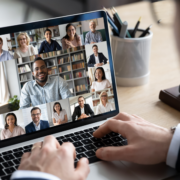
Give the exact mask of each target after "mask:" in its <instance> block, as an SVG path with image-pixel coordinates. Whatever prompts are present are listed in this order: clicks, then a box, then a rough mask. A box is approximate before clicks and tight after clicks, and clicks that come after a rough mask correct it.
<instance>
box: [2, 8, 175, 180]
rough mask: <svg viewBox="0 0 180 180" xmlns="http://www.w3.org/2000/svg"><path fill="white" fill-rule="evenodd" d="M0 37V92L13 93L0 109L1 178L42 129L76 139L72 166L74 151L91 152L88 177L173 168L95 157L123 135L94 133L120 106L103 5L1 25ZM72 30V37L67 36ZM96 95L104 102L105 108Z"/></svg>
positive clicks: (143, 175)
mask: <svg viewBox="0 0 180 180" xmlns="http://www.w3.org/2000/svg"><path fill="white" fill-rule="evenodd" d="M48 33H49V35H47V34H48ZM0 37H1V38H2V40H3V50H4V51H3V53H4V54H5V53H6V56H1V59H0V60H1V62H0V63H1V66H2V67H3V68H2V69H3V71H4V73H3V78H4V79H5V81H2V83H5V84H1V91H8V92H9V94H10V96H11V97H14V95H16V96H15V97H14V100H13V101H12V102H11V104H10V105H8V106H7V107H6V108H4V107H3V108H2V107H1V108H0V128H1V137H0V138H1V142H0V177H1V179H2V180H5V179H9V178H10V176H11V174H12V173H13V172H14V171H15V170H16V169H17V168H18V166H19V164H20V159H21V156H22V154H23V153H24V152H30V151H31V147H32V145H33V144H34V143H35V142H39V141H42V140H43V138H44V137H45V136H47V135H53V136H54V137H56V139H57V140H58V142H59V143H60V144H62V143H63V142H72V143H73V144H74V146H75V148H76V153H77V158H76V159H75V162H74V164H75V166H76V164H77V162H78V160H79V159H80V158H82V157H87V158H88V159H89V163H90V174H89V176H88V178H87V179H88V180H92V179H98V180H106V179H107V180H108V179H111V180H117V179H119V180H120V179H123V180H126V179H127V180H128V179H133V180H136V179H137V180H141V179H143V180H145V179H164V178H167V177H171V176H173V175H175V174H176V171H175V170H174V169H172V168H170V167H167V166H166V165H165V164H164V163H162V164H158V165H151V166H144V165H137V164H133V163H129V162H125V161H113V162H104V161H101V160H100V159H98V158H97V157H96V156H95V151H96V150H97V149H98V148H100V147H105V146H125V145H127V144H128V140H127V139H125V138H124V137H123V136H121V135H120V134H116V133H114V132H111V133H110V134H108V135H106V136H104V137H103V138H101V139H97V138H94V137H93V135H92V134H93V132H94V131H95V130H96V129H97V128H98V127H99V126H100V125H101V124H103V123H104V122H106V121H107V120H108V119H110V118H111V117H113V116H115V115H117V114H118V113H119V105H118V98H117V96H118V94H117V89H116V81H115V74H114V67H113V58H112V52H111V45H110V37H109V30H108V22H107V16H106V13H105V12H104V11H101V10H100V11H95V12H88V13H83V14H75V15H71V16H66V17H58V18H52V19H48V20H42V21H37V22H30V23H24V24H19V25H14V26H9V27H3V28H0ZM70 37H72V39H73V38H74V39H73V40H71V41H70V40H69V39H70ZM48 38H49V40H50V43H48ZM69 42H70V43H69ZM23 43H24V44H23ZM23 46H26V47H27V49H28V50H27V51H26V52H22V51H21V48H20V47H23ZM35 59H36V60H35ZM37 59H38V60H37ZM34 60H35V62H34ZM43 61H44V62H43ZM38 63H41V64H43V66H41V67H39V64H38ZM37 68H39V69H37ZM40 69H41V70H40ZM43 70H45V72H46V73H44V74H43V75H42V76H43V77H44V76H45V77H46V78H47V79H46V80H47V81H46V82H45V84H44V85H42V86H41V85H40V83H37V82H40V80H39V81H38V75H37V73H38V72H40V71H43ZM98 72H100V74H101V75H98ZM43 77H41V78H43ZM98 79H100V80H102V81H101V82H103V83H99V82H98V81H97V80H98ZM4 98H6V97H4ZM103 98H105V99H103ZM6 99H7V98H6ZM18 100H19V101H18ZM102 101H106V103H107V106H106V108H103V107H102ZM13 102H14V103H13ZM15 102H17V103H16V104H15ZM8 118H13V119H14V121H13V123H14V124H13V125H14V126H13V127H14V128H16V132H14V131H13V132H10V131H9V130H8V128H9V127H10V126H11V124H9V120H8ZM37 122H38V123H37Z"/></svg>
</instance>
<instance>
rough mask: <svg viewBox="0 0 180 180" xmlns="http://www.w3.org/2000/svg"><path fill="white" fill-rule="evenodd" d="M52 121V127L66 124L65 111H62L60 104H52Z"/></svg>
mask: <svg viewBox="0 0 180 180" xmlns="http://www.w3.org/2000/svg"><path fill="white" fill-rule="evenodd" d="M52 119H53V124H54V126H57V125H60V124H64V123H67V122H68V118H67V113H66V110H65V109H62V107H61V104H60V103H59V102H55V103H54V106H53V114H52Z"/></svg>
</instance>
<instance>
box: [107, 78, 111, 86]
mask: <svg viewBox="0 0 180 180" xmlns="http://www.w3.org/2000/svg"><path fill="white" fill-rule="evenodd" d="M106 81H107V88H108V87H110V86H111V83H110V82H109V80H108V79H106Z"/></svg>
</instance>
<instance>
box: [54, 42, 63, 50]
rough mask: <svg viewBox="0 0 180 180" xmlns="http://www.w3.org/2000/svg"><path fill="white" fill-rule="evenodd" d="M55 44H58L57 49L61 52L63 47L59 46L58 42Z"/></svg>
mask: <svg viewBox="0 0 180 180" xmlns="http://www.w3.org/2000/svg"><path fill="white" fill-rule="evenodd" d="M55 43H56V48H57V50H61V49H62V47H61V46H60V45H59V43H58V42H57V41H55Z"/></svg>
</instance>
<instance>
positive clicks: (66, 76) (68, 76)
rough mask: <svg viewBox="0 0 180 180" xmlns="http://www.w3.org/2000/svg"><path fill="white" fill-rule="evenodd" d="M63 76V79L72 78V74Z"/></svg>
mask: <svg viewBox="0 0 180 180" xmlns="http://www.w3.org/2000/svg"><path fill="white" fill-rule="evenodd" d="M63 77H64V80H69V79H72V75H71V74H66V75H64V76H63Z"/></svg>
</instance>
